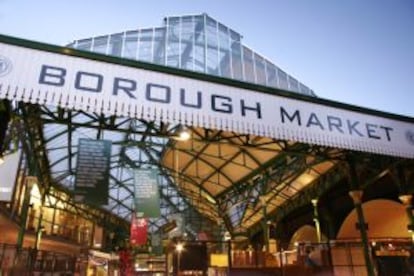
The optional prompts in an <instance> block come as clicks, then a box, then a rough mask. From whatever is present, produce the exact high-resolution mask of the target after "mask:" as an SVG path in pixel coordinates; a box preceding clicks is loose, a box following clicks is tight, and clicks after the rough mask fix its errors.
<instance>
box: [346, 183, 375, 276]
mask: <svg viewBox="0 0 414 276" xmlns="http://www.w3.org/2000/svg"><path fill="white" fill-rule="evenodd" d="M362 194H363V191H362V190H352V191H349V196H350V197H351V198H352V201H353V202H354V207H355V210H356V212H357V216H358V228H359V229H358V230H359V233H360V235H361V241H362V246H363V249H364V259H365V264H366V266H367V274H368V275H369V276H375V272H374V265H373V264H372V260H371V255H370V250H369V243H368V234H367V228H366V224H365V218H364V212H363V211H362Z"/></svg>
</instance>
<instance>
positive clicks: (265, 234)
mask: <svg viewBox="0 0 414 276" xmlns="http://www.w3.org/2000/svg"><path fill="white" fill-rule="evenodd" d="M260 203H261V205H262V212H263V221H262V231H263V243H264V248H265V252H266V253H269V225H268V224H267V210H266V209H267V208H266V198H265V197H264V196H260Z"/></svg>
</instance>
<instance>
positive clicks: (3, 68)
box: [0, 56, 13, 77]
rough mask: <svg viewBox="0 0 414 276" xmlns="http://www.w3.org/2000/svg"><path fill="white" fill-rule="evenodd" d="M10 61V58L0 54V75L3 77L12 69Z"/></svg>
mask: <svg viewBox="0 0 414 276" xmlns="http://www.w3.org/2000/svg"><path fill="white" fill-rule="evenodd" d="M12 67H13V66H12V63H11V61H10V59H8V58H6V57H4V56H0V77H3V76H5V75H7V74H8V73H10V72H11V70H12Z"/></svg>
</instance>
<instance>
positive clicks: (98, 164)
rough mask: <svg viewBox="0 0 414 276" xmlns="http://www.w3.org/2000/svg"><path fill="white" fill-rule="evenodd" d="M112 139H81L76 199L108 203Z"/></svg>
mask: <svg viewBox="0 0 414 276" xmlns="http://www.w3.org/2000/svg"><path fill="white" fill-rule="evenodd" d="M111 145H112V144H111V141H107V140H93V139H83V138H82V139H79V144H78V158H77V163H76V181H75V201H77V202H82V203H89V204H94V205H105V204H108V189H109V164H110V158H111Z"/></svg>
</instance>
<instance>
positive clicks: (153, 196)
mask: <svg viewBox="0 0 414 276" xmlns="http://www.w3.org/2000/svg"><path fill="white" fill-rule="evenodd" d="M134 178H135V181H134V182H135V185H134V186H135V187H134V188H135V189H134V190H135V211H136V215H137V217H145V218H157V217H159V216H160V215H161V211H160V198H159V191H158V170H156V169H136V170H135V177H134Z"/></svg>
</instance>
